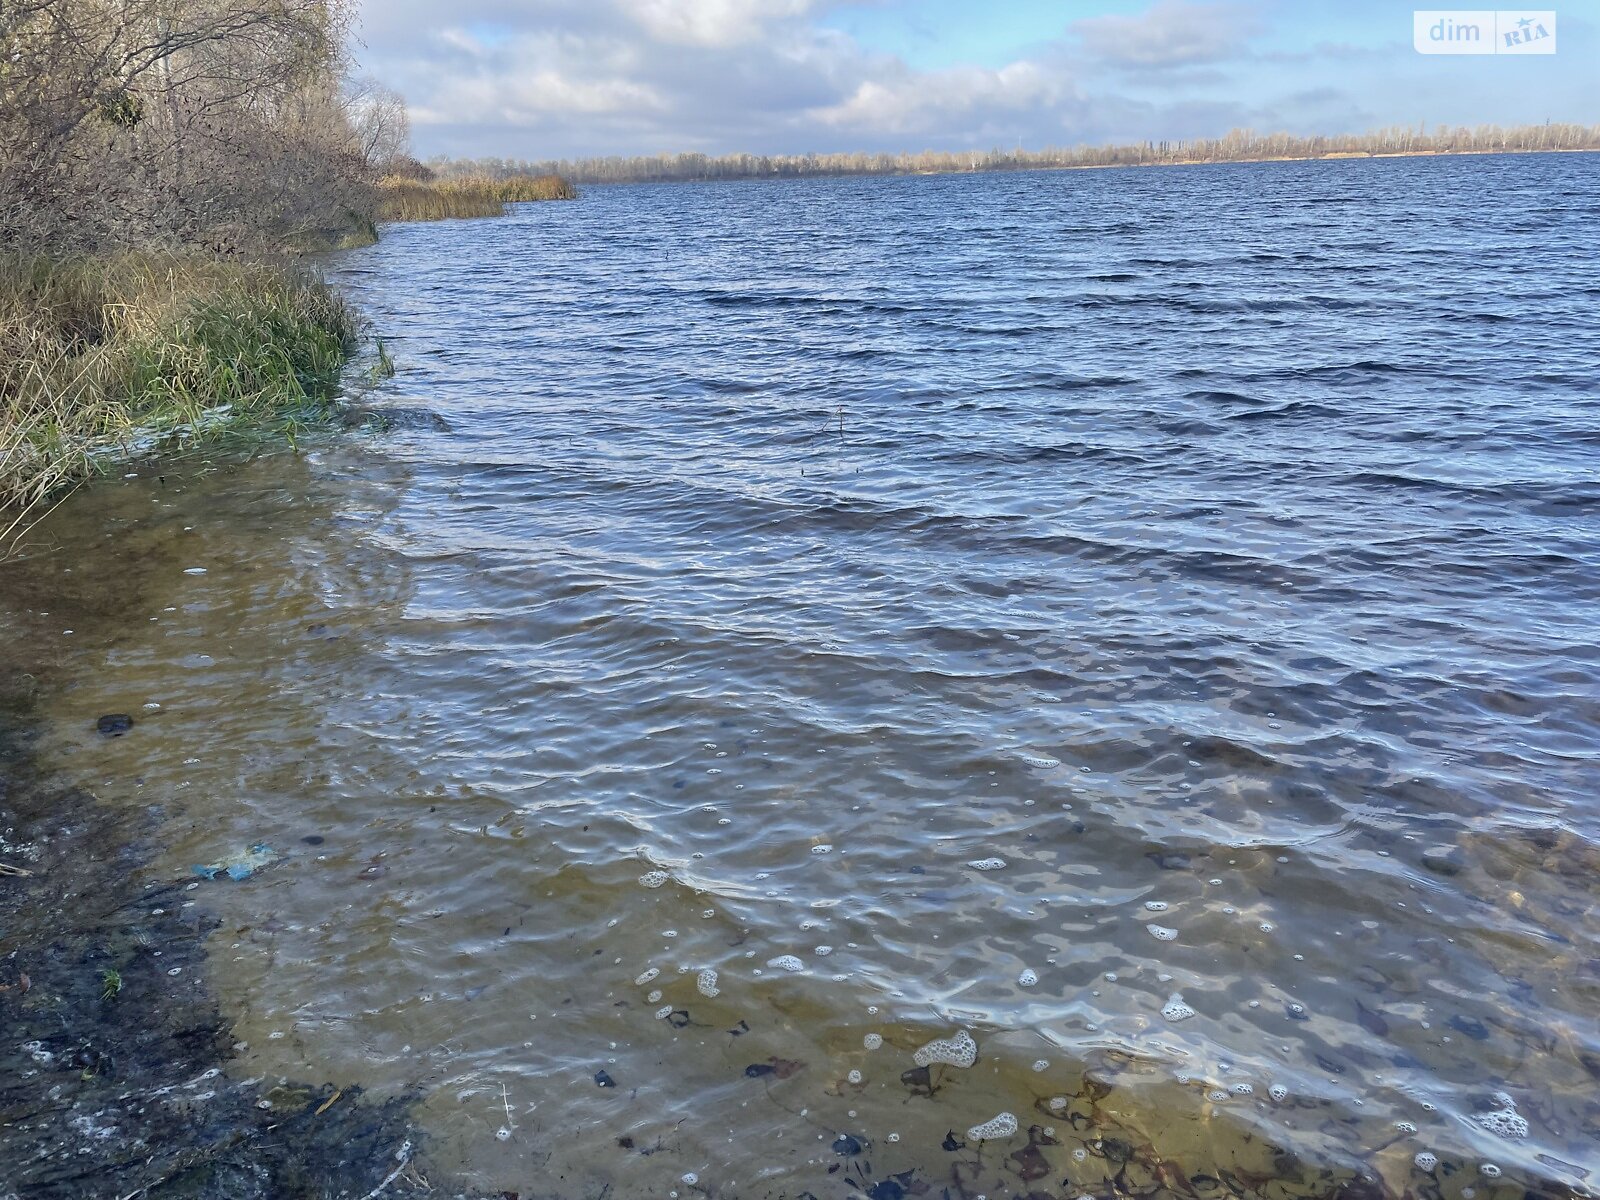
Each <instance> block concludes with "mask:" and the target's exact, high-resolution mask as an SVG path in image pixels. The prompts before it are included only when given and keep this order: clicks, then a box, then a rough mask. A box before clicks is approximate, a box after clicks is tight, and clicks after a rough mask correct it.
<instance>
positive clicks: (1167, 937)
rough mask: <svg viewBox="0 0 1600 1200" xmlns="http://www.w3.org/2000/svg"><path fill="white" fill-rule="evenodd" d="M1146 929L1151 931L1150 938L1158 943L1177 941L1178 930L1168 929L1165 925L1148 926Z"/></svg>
mask: <svg viewBox="0 0 1600 1200" xmlns="http://www.w3.org/2000/svg"><path fill="white" fill-rule="evenodd" d="M1145 928H1146V929H1147V930H1149V931H1150V936H1151V937H1153V938H1155V939H1156V941H1158V942H1171V941H1175V940H1176V939H1177V936H1178V931H1177V930H1176V929H1168V928H1167V927H1166V926H1165V925H1146V926H1145Z"/></svg>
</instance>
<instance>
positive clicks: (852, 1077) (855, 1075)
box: [845, 1071, 861, 1083]
mask: <svg viewBox="0 0 1600 1200" xmlns="http://www.w3.org/2000/svg"><path fill="white" fill-rule="evenodd" d="M845 1078H846V1079H847V1080H849V1081H850V1082H851V1083H860V1082H861V1072H860V1071H851V1072H850V1073H849V1074H848V1075H846V1076H845Z"/></svg>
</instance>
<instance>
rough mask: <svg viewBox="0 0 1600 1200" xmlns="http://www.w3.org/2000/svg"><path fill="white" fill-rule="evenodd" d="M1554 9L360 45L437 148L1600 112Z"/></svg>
mask: <svg viewBox="0 0 1600 1200" xmlns="http://www.w3.org/2000/svg"><path fill="white" fill-rule="evenodd" d="M1430 2H1433V3H1437V0H1430ZM1547 2H1548V0H1547ZM1557 12H1558V14H1559V16H1558V26H1557V35H1558V39H1559V47H1560V48H1559V52H1558V53H1557V54H1556V55H1554V56H1553V57H1552V56H1537V57H1532V56H1530V57H1504V56H1484V57H1478V56H1454V57H1444V56H1424V55H1419V54H1417V53H1416V52H1415V50H1414V49H1413V48H1412V44H1411V24H1412V20H1411V14H1412V6H1411V5H1404V6H1402V5H1400V4H1396V3H1393V2H1392V0H1154V2H1153V3H1152V2H1151V0H848V2H847V0H365V9H364V12H363V16H362V38H363V41H364V43H365V46H364V48H363V50H362V52H361V58H362V65H363V66H364V67H365V68H366V69H368V70H370V71H371V72H373V73H374V74H376V75H378V76H380V77H381V78H382V79H383V80H384V81H385V82H388V83H390V84H392V85H393V86H395V87H398V88H399V89H400V90H401V91H402V92H404V93H405V95H406V97H407V99H408V100H409V101H410V104H411V112H412V126H413V136H414V141H415V145H416V150H417V153H418V154H419V155H420V156H423V157H427V156H429V155H433V154H453V155H486V154H493V155H503V156H505V157H508V158H529V159H540V158H556V157H564V156H581V155H598V154H655V153H659V152H674V151H680V150H700V151H705V152H707V153H726V152H730V151H739V150H744V151H752V152H758V153H760V152H765V153H801V152H805V151H809V150H815V151H832V150H901V149H903V150H921V149H927V148H940V149H943V148H962V147H980V148H988V147H991V146H1015V145H1017V144H1018V143H1020V144H1022V145H1023V146H1025V147H1027V148H1030V149H1038V148H1041V147H1044V146H1051V145H1076V144H1078V143H1082V142H1091V143H1098V142H1123V141H1142V140H1145V139H1157V140H1159V139H1163V138H1181V137H1193V136H1203V135H1212V134H1220V133H1225V132H1227V130H1229V129H1230V128H1233V127H1235V126H1245V127H1249V128H1253V129H1257V130H1262V131H1266V130H1279V129H1286V130H1290V131H1292V132H1296V133H1314V132H1321V133H1332V132H1346V131H1361V130H1364V129H1368V128H1372V127H1375V126H1382V125H1389V124H1415V123H1416V122H1418V121H1426V122H1428V123H1429V124H1430V125H1432V124H1436V123H1440V122H1444V123H1449V124H1476V123H1479V122H1494V121H1498V122H1501V123H1507V124H1509V123H1522V122H1537V121H1544V120H1546V119H1550V120H1557V121H1582V122H1584V123H1586V124H1594V123H1600V84H1596V83H1595V79H1596V77H1597V76H1600V0H1579V2H1577V3H1569V4H1568V5H1567V6H1566V7H1563V8H1559V9H1558V10H1557Z"/></svg>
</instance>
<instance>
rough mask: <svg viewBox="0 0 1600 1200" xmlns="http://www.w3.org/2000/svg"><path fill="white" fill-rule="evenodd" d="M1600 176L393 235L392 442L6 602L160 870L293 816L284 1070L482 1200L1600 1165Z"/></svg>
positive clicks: (374, 294) (789, 200) (274, 927)
mask: <svg viewBox="0 0 1600 1200" xmlns="http://www.w3.org/2000/svg"><path fill="white" fill-rule="evenodd" d="M1597 184H1600V159H1596V158H1595V157H1594V156H1581V155H1572V156H1547V157H1537V158H1499V159H1494V158H1463V159H1453V160H1441V161H1428V160H1388V161H1361V162H1328V163H1314V164H1266V165H1260V166H1230V167H1214V168H1195V169H1181V168H1174V169H1165V170H1160V171H1137V170H1122V171H1080V172H1064V173H1055V174H1021V175H1005V176H975V177H948V178H915V179H866V180H850V181H829V180H817V181H808V182H789V183H781V184H780V183H772V184H767V183H742V184H723V185H715V186H705V187H700V186H658V187H639V188H622V187H618V188H598V187H597V188H592V189H589V190H588V191H587V192H585V194H584V195H583V197H582V198H581V199H580V200H579V201H577V202H576V203H571V204H543V205H531V206H524V207H522V208H520V209H519V210H518V211H517V212H516V213H515V214H514V215H513V216H511V217H510V218H507V219H505V220H500V221H468V222H456V223H440V224H431V225H414V226H404V227H396V228H393V229H391V230H389V231H388V232H387V234H386V236H385V239H384V241H383V242H382V243H381V244H379V245H378V246H375V247H373V248H371V249H367V250H361V251H356V252H353V253H350V254H348V255H345V256H343V257H342V258H340V259H339V260H337V261H336V262H335V263H334V264H333V266H332V270H333V273H334V274H335V276H336V277H337V278H338V279H339V280H340V281H342V282H343V283H344V284H345V285H346V286H347V287H348V288H349V289H350V290H351V291H352V293H353V294H354V296H355V298H356V299H357V301H358V302H359V303H360V304H361V305H362V306H364V308H365V309H366V311H367V312H368V313H369V314H370V315H371V317H372V318H373V321H374V323H375V325H376V327H377V328H378V329H379V330H380V331H381V332H383V333H384V334H385V335H386V338H387V340H388V344H389V346H390V348H391V350H392V351H393V352H394V354H395V356H396V358H397V360H398V362H399V365H400V374H399V376H398V377H397V379H395V380H394V381H392V383H391V384H388V385H385V386H384V388H383V389H382V391H381V393H380V397H379V399H380V403H382V404H383V405H386V406H387V407H388V409H389V411H390V413H391V417H392V422H393V427H392V428H391V429H390V430H388V431H386V432H382V433H377V434H371V435H360V436H356V437H353V438H344V439H329V440H327V441H325V442H324V443H323V444H322V445H321V446H320V447H318V448H315V449H313V450H312V451H311V452H310V453H307V454H302V455H301V456H300V457H292V456H289V455H276V456H265V457H261V458H258V459H257V460H255V461H254V462H252V463H250V464H249V465H248V466H246V467H244V468H242V469H234V470H230V471H219V472H217V473H215V474H209V475H199V476H197V475H195V474H194V473H193V472H192V470H191V471H188V472H187V473H180V474H175V475H174V476H173V477H171V478H168V479H166V480H161V479H158V478H156V477H155V475H154V474H153V472H150V471H146V472H143V473H142V474H141V475H140V477H138V478H131V479H126V480H120V481H112V482H108V483H106V484H105V485H103V486H101V487H99V488H96V489H92V490H91V491H89V492H87V493H85V494H83V495H81V496H79V497H78V498H76V499H75V500H74V501H73V502H71V503H70V504H69V505H67V506H65V507H64V508H63V509H62V510H61V511H59V512H58V513H57V514H55V516H54V517H52V519H51V521H50V522H49V523H48V524H47V525H46V526H45V527H43V528H42V529H41V530H39V531H38V532H37V534H36V535H35V538H34V542H35V544H36V546H37V547H38V549H37V551H36V552H35V553H34V554H33V555H32V556H31V557H30V558H28V559H27V560H25V561H24V562H22V563H20V564H12V565H9V566H7V567H6V568H5V571H6V572H7V578H6V582H5V585H4V587H3V588H0V594H3V596H4V598H5V601H6V604H7V606H8V612H7V615H8V618H9V619H12V620H14V621H16V622H17V623H18V628H24V629H26V630H27V631H28V633H27V635H26V636H27V637H28V638H29V639H31V641H30V643H29V644H30V645H32V646H33V647H35V650H36V652H37V654H38V657H39V659H40V663H41V666H40V672H41V679H43V680H45V681H47V683H48V685H49V686H48V688H47V708H48V713H49V715H50V718H51V720H52V723H53V729H54V730H55V733H54V736H53V738H52V741H51V749H50V755H51V757H52V761H54V762H56V763H57V764H58V765H60V766H61V768H62V769H63V770H66V771H68V772H70V773H73V774H75V775H76V776H78V777H80V778H82V779H84V780H86V781H87V782H89V783H90V784H92V786H93V787H94V788H95V790H96V791H97V793H98V794H99V795H101V796H102V798H103V799H105V800H107V801H108V802H113V803H121V804H148V803H157V804H159V805H161V806H162V811H163V812H164V813H165V824H164V826H163V829H164V831H165V833H164V836H165V845H166V850H165V851H164V853H163V857H162V859H161V860H160V861H159V862H158V864H157V870H158V872H165V873H167V874H170V875H172V876H183V875H186V874H187V873H188V871H189V868H190V866H191V865H192V864H204V863H211V862H220V861H222V860H225V859H227V858H228V856H230V855H232V854H236V853H238V852H240V851H241V850H243V849H244V848H246V847H248V846H251V845H255V844H258V843H265V844H266V845H268V846H269V847H271V851H270V856H271V857H272V858H273V859H275V860H276V861H275V862H274V863H273V865H272V866H270V867H269V868H267V869H265V870H263V871H261V872H260V873H259V874H256V875H254V876H252V877H250V878H248V879H245V880H243V881H240V882H229V881H227V880H218V881H216V882H210V883H200V884H199V885H198V887H197V888H196V889H195V892H194V894H193V895H192V897H191V898H192V899H194V900H196V901H198V902H200V903H202V904H204V905H207V906H210V907H211V908H212V909H213V910H214V911H216V912H217V913H218V914H219V915H220V917H221V919H222V925H221V928H220V929H219V930H218V931H217V933H215V934H214V935H213V938H212V951H213V958H212V970H213V974H214V977H215V980H216V982H217V984H218V986H219V987H220V988H221V990H222V992H223V996H224V1000H225V1004H226V1005H227V1008H228V1011H229V1014H230V1016H231V1017H232V1019H233V1020H234V1021H235V1030H236V1034H237V1037H238V1038H239V1040H241V1041H242V1042H245V1043H247V1049H246V1050H245V1051H244V1052H243V1053H242V1055H241V1057H240V1059H239V1062H238V1064H237V1068H238V1069H239V1070H240V1071H243V1072H249V1073H252V1074H266V1075H268V1076H272V1075H278V1074H282V1075H285V1076H289V1077H292V1078H296V1079H309V1080H312V1081H318V1082H320V1081H328V1082H333V1083H338V1084H340V1085H349V1084H361V1085H364V1086H366V1087H368V1088H370V1089H373V1090H374V1091H376V1092H378V1093H380V1094H401V1093H405V1094H411V1095H414V1096H415V1097H416V1098H417V1107H416V1110H415V1111H416V1112H417V1114H418V1117H419V1120H420V1121H421V1123H422V1125H423V1127H424V1128H425V1129H426V1131H427V1133H428V1135H429V1138H430V1145H431V1150H432V1155H433V1161H434V1163H435V1164H436V1166H437V1167H438V1168H439V1169H441V1170H445V1171H457V1172H460V1174H461V1178H462V1179H463V1180H465V1182H466V1183H467V1184H471V1185H475V1186H479V1187H483V1188H486V1189H488V1188H492V1189H496V1190H499V1189H507V1190H518V1191H521V1192H522V1193H523V1194H524V1195H527V1194H530V1193H532V1194H538V1195H546V1194H555V1195H561V1196H570V1197H580V1196H581V1197H595V1196H597V1195H603V1194H605V1193H604V1191H603V1189H604V1188H605V1187H606V1186H607V1185H610V1187H611V1189H612V1190H611V1193H610V1195H612V1196H615V1197H633V1196H659V1197H670V1196H672V1195H674V1194H676V1195H678V1196H680V1197H692V1196H694V1195H699V1194H707V1195H711V1196H717V1197H728V1198H734V1197H766V1196H773V1197H777V1196H787V1197H798V1196H801V1195H803V1194H805V1193H810V1194H811V1195H812V1196H813V1197H816V1198H818V1200H823V1198H826V1197H841V1198H843V1197H847V1196H850V1195H852V1194H854V1193H857V1192H864V1193H867V1194H869V1195H870V1196H871V1197H872V1200H901V1198H902V1197H905V1196H916V1195H928V1196H930V1197H965V1198H967V1200H976V1198H977V1197H978V1196H980V1195H986V1196H989V1197H993V1198H998V1197H1001V1196H1007V1197H1009V1196H1021V1195H1026V1194H1029V1193H1032V1194H1035V1195H1036V1196H1059V1197H1067V1198H1071V1197H1077V1196H1080V1195H1083V1194H1089V1195H1093V1196H1102V1197H1104V1196H1109V1195H1111V1194H1113V1192H1117V1193H1120V1194H1139V1195H1152V1194H1160V1195H1181V1196H1191V1197H1197V1198H1201V1200H1212V1198H1216V1200H1222V1198H1223V1197H1226V1196H1246V1197H1273V1198H1281V1197H1294V1196H1331V1195H1334V1194H1338V1193H1341V1192H1342V1193H1343V1194H1344V1195H1347V1196H1360V1197H1369V1196H1379V1195H1383V1194H1391V1195H1400V1194H1401V1193H1404V1192H1407V1191H1409V1192H1411V1193H1413V1194H1415V1195H1418V1196H1437V1195H1442V1196H1445V1197H1449V1198H1450V1200H1457V1198H1464V1200H1470V1198H1471V1197H1473V1196H1477V1197H1480V1198H1484V1200H1489V1198H1494V1200H1511V1198H1512V1197H1516V1198H1518V1200H1520V1197H1521V1196H1522V1194H1523V1192H1524V1190H1527V1189H1533V1190H1534V1191H1535V1192H1536V1193H1539V1194H1545V1195H1559V1194H1563V1193H1565V1192H1568V1191H1570V1190H1573V1189H1577V1190H1580V1191H1581V1190H1586V1189H1593V1187H1594V1186H1595V1184H1596V1182H1597V1179H1600V1149H1597V1146H1600V1099H1597V1097H1600V1079H1597V1076H1600V1033H1597V1026H1596V1013H1597V1012H1600V970H1597V964H1596V960H1597V955H1596V946H1597V933H1600V930H1597V924H1600V918H1597V915H1596V904H1595V900H1596V879H1597V871H1600V848H1597V846H1600V843H1597V840H1596V839H1597V837H1600V816H1597V813H1600V809H1597V800H1596V797H1597V792H1600V767H1597V748H1600V653H1597V650H1596V631H1597V628H1600V520H1597V518H1600V365H1597V364H1600V283H1597V271H1596V259H1595V253H1594V240H1593V239H1594V232H1593V231H1594V229H1595V227H1596V224H1597V222H1600V186H1597ZM202 570H203V573H202ZM68 629H70V630H72V632H71V633H65V632H63V631H64V630H68ZM19 644H20V643H19ZM40 648H42V649H40ZM157 705H159V708H158V707H155V706H157ZM105 712H128V713H131V714H133V715H134V717H135V720H136V722H137V724H136V725H135V727H134V729H133V730H132V731H131V732H130V733H129V734H128V735H127V736H126V737H122V738H117V739H104V738H101V737H99V736H98V735H96V733H95V732H94V721H95V718H96V716H97V715H99V714H101V713H105ZM961 1031H966V1034H967V1035H968V1036H970V1038H971V1039H972V1041H973V1042H974V1043H975V1046H976V1058H975V1061H972V1062H971V1064H970V1065H961V1063H962V1062H965V1061H967V1059H968V1057H969V1054H970V1051H967V1050H966V1049H965V1044H966V1043H965V1038H963V1037H960V1036H959V1035H960V1034H961ZM935 1039H944V1040H946V1041H951V1042H952V1043H953V1044H952V1045H949V1046H946V1047H944V1049H943V1050H942V1051H940V1050H938V1049H936V1050H935V1051H934V1052H933V1053H932V1055H931V1056H930V1054H929V1053H922V1054H920V1055H919V1054H918V1053H917V1052H918V1050H919V1048H921V1047H924V1046H925V1045H926V1044H927V1043H929V1042H932V1041H934V1040H935ZM930 1057H931V1059H932V1061H930ZM941 1058H943V1059H947V1060H956V1061H945V1062H940V1061H937V1060H939V1059H941ZM919 1063H921V1064H926V1065H919ZM1000 1114H1011V1116H1012V1117H1014V1121H1007V1120H1005V1119H1004V1118H1002V1119H1001V1120H1000V1121H999V1122H998V1123H997V1124H996V1125H991V1126H990V1127H989V1128H988V1129H987V1130H980V1129H978V1128H977V1127H979V1126H981V1125H983V1124H984V1123H986V1122H990V1121H991V1119H992V1118H996V1117H997V1116H998V1115H1000ZM1012 1127H1014V1128H1015V1132H1012V1131H1011V1130H1012ZM969 1130H970V1131H972V1132H970V1133H969ZM986 1133H987V1134H988V1135H989V1136H987V1138H985V1136H984V1135H985V1134H986Z"/></svg>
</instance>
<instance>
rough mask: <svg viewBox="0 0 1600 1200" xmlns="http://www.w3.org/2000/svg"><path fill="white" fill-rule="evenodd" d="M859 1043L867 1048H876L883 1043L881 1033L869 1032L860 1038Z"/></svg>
mask: <svg viewBox="0 0 1600 1200" xmlns="http://www.w3.org/2000/svg"><path fill="white" fill-rule="evenodd" d="M861 1044H862V1045H863V1046H865V1047H866V1048H867V1049H868V1050H876V1049H877V1048H878V1047H879V1046H881V1045H883V1034H881V1033H869V1034H867V1036H866V1037H864V1038H862V1039H861Z"/></svg>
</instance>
